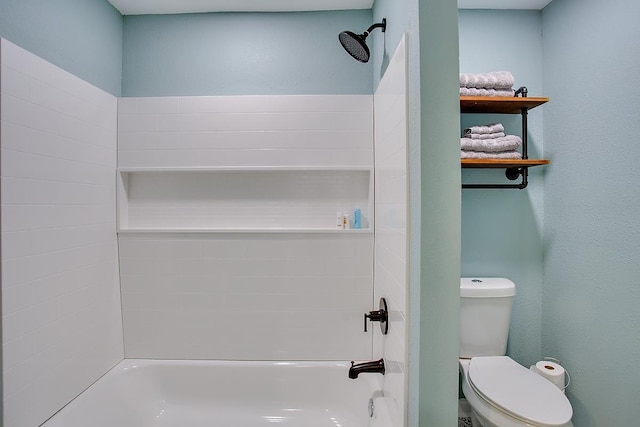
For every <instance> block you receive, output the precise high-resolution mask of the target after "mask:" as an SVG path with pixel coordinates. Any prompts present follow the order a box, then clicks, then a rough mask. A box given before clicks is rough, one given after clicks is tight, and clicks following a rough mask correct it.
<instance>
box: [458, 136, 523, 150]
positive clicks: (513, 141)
mask: <svg viewBox="0 0 640 427" xmlns="http://www.w3.org/2000/svg"><path fill="white" fill-rule="evenodd" d="M520 145H522V138H520V137H519V136H517V135H506V136H504V137H502V138H493V139H472V138H460V148H461V149H462V150H465V151H482V152H485V153H496V152H500V151H512V150H515V149H516V148H518V147H520Z"/></svg>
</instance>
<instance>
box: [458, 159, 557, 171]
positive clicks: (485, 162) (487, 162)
mask: <svg viewBox="0 0 640 427" xmlns="http://www.w3.org/2000/svg"><path fill="white" fill-rule="evenodd" d="M460 164H461V165H462V167H463V168H482V169H489V168H496V169H517V168H522V167H532V166H542V165H548V164H549V160H546V159H526V160H518V159H508V160H502V159H461V160H460Z"/></svg>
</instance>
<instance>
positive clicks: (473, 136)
mask: <svg viewBox="0 0 640 427" xmlns="http://www.w3.org/2000/svg"><path fill="white" fill-rule="evenodd" d="M505 136H507V135H505V133H504V132H494V133H470V134H467V135H463V138H471V139H496V138H503V137H505Z"/></svg>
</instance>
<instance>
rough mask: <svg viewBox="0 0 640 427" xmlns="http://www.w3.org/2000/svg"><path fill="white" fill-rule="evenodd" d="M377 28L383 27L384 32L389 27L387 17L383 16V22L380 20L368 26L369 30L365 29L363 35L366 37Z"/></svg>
mask: <svg viewBox="0 0 640 427" xmlns="http://www.w3.org/2000/svg"><path fill="white" fill-rule="evenodd" d="M376 28H382V32H383V33H384V32H385V31H386V29H387V18H382V22H378V23H377V24H373V25H372V26H370V27H369V28H367V31H365V32H364V34H363V35H364V36H365V37H366V36H368V35H369V33H370V32H371V31H373V30H375V29H376Z"/></svg>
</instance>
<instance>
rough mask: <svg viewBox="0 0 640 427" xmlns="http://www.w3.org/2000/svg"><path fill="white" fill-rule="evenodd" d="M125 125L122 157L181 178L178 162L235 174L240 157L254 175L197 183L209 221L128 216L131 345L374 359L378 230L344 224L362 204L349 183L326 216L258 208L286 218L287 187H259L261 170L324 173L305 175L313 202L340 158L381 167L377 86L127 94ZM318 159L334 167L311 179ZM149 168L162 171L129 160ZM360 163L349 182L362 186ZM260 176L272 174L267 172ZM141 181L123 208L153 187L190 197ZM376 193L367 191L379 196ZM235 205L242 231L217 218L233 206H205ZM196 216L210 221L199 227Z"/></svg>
mask: <svg viewBox="0 0 640 427" xmlns="http://www.w3.org/2000/svg"><path fill="white" fill-rule="evenodd" d="M119 137H120V147H119V166H120V167H124V168H142V167H146V168H157V169H155V172H153V173H157V174H160V175H161V176H165V177H166V176H169V175H170V176H174V177H177V176H178V175H175V173H176V171H175V170H174V171H172V170H171V168H180V170H181V171H180V172H178V173H179V174H184V173H185V171H187V175H189V174H191V175H189V177H188V178H187V179H188V180H194V179H195V182H194V185H199V184H198V181H199V180H209V179H213V180H225V179H226V178H228V176H227V175H225V174H226V172H220V169H219V168H223V169H225V170H229V169H232V170H234V169H235V171H236V172H234V174H235V175H236V178H237V177H238V176H237V175H238V174H239V176H240V177H241V178H243V179H238V180H236V179H235V178H234V179H233V180H232V181H231V182H230V183H229V187H228V189H227V190H228V191H226V192H225V191H215V192H214V191H213V190H212V191H211V192H210V193H207V192H206V191H198V192H191V193H189V194H192V195H193V197H192V200H191V201H190V205H189V206H190V208H189V209H190V211H191V214H192V213H193V210H194V209H201V208H203V206H206V208H203V210H202V212H203V213H202V218H200V219H198V220H197V221H195V220H194V219H193V216H192V215H177V218H176V216H174V218H173V220H172V221H164V222H161V223H159V222H157V221H155V220H153V221H151V220H149V221H148V222H146V223H145V221H144V218H140V215H144V210H143V211H138V214H137V217H136V220H135V222H133V223H132V222H129V223H128V224H127V225H125V224H124V221H121V223H120V226H121V232H120V235H119V242H120V255H121V263H122V270H121V271H122V290H123V307H124V325H125V353H126V355H127V357H161V358H182V359H198V358H205V359H254V360H255V359H257V360H290V359H313V360H317V359H342V360H344V359H347V360H350V359H356V360H359V359H370V358H371V336H370V335H369V334H364V333H363V332H362V316H363V314H364V313H365V312H367V311H369V310H370V307H371V300H372V292H373V233H372V231H371V230H361V231H360V232H349V231H336V230H335V213H336V210H337V209H338V208H340V209H347V210H351V209H354V208H355V207H358V206H354V205H348V206H344V205H345V204H347V200H346V199H341V198H340V195H339V194H337V195H336V196H335V198H334V199H332V198H330V197H329V198H326V199H325V201H326V203H325V205H323V206H319V207H317V210H318V211H320V210H322V209H328V206H332V207H331V209H330V210H327V211H326V214H324V217H325V219H326V223H320V222H311V223H305V224H303V225H302V226H301V227H302V228H298V229H296V230H294V229H293V228H296V227H293V228H292V227H290V226H287V225H286V224H283V223H282V222H279V221H276V222H275V223H274V222H271V221H270V220H269V218H268V217H267V215H266V214H265V215H252V214H251V210H252V209H264V212H267V211H268V209H267V208H268V207H273V208H274V209H276V210H275V211H274V210H272V211H271V212H275V213H276V216H277V205H278V204H279V203H280V200H281V199H279V198H278V199H276V198H275V193H271V192H269V191H265V192H258V193H257V194H256V193H251V194H249V193H247V191H246V189H247V187H250V186H252V185H253V186H256V187H259V186H262V185H264V182H263V181H262V180H264V179H266V177H268V175H269V173H270V171H273V170H275V172H276V173H286V174H289V173H290V174H291V175H290V177H291V178H290V179H292V180H299V181H300V182H306V181H305V180H308V179H312V181H310V183H309V184H308V185H306V186H305V187H304V188H302V189H300V188H297V187H296V188H297V189H296V191H299V194H298V196H300V197H302V196H303V195H304V194H305V193H306V196H307V197H309V200H312V199H313V198H314V197H313V196H314V194H316V192H317V191H319V190H318V188H326V187H324V184H326V182H327V181H330V182H333V180H332V179H331V178H330V176H325V175H323V174H329V175H330V174H331V170H332V168H333V169H334V170H335V169H336V168H337V169H338V170H336V173H343V172H344V171H345V170H347V171H348V170H349V168H350V167H354V168H355V170H356V171H358V172H357V174H360V173H361V172H362V171H363V170H364V171H366V170H369V172H368V173H370V169H371V168H372V166H373V114H372V97H371V96H229V97H175V98H122V99H120V101H119ZM292 167H293V168H294V169H293V170H292V169H291V168H292ZM202 168H204V170H203V169H202ZM212 168H213V169H212ZM216 168H218V169H216ZM305 168H309V170H306V169H305ZM318 168H320V169H324V171H323V174H320V175H317V176H315V175H314V176H315V178H313V177H311V175H313V174H311V173H310V172H309V171H310V170H312V169H315V170H317V169H318ZM367 168H369V169H367ZM129 170H131V169H129ZM152 170H153V169H152ZM189 170H191V171H193V170H196V171H198V172H195V175H193V173H194V172H188V171H189ZM256 170H259V171H260V173H259V174H257V175H256V173H255V172H256ZM145 173H151V172H149V170H147V171H137V172H129V174H130V175H132V174H133V175H144V174H145ZM265 173H266V175H264V174H265ZM348 173H349V172H347V177H346V178H345V179H346V181H345V183H344V185H345V187H348V186H350V182H348V180H349V179H350V178H349V176H348ZM243 175H246V176H243ZM212 176H213V178H212ZM256 176H257V177H258V178H257V179H259V180H260V179H262V180H260V181H255V179H256ZM260 177H262V178H260ZM252 180H254V181H252ZM276 181H278V180H276ZM212 182H213V181H212ZM130 184H131V183H125V184H123V188H122V190H123V191H122V192H121V193H122V196H123V197H122V201H123V203H121V208H122V207H123V205H124V203H125V202H126V204H127V205H128V208H127V209H128V210H129V211H130V210H131V207H132V206H134V207H135V206H139V205H140V203H138V202H139V201H140V199H145V198H146V199H153V201H152V202H150V203H151V205H155V206H159V205H157V203H161V202H162V203H163V205H162V206H173V207H177V205H179V203H177V198H178V196H180V195H179V194H176V193H173V192H171V191H168V190H169V189H168V188H167V187H166V186H164V187H163V186H157V187H153V186H151V185H149V186H143V187H142V188H140V187H137V190H136V188H134V187H132V186H131V185H130ZM331 185H333V184H331ZM127 187H128V190H127ZM205 187H206V186H205ZM213 187H214V185H212V186H211V188H213ZM222 187H224V185H223V186H222ZM368 187H370V185H369V186H368ZM368 187H367V188H368ZM145 188H146V190H145ZM287 188H290V187H287ZM331 188H334V187H331ZM234 190H236V191H234ZM301 190H304V191H301ZM185 191H186V190H185ZM189 191H191V190H189ZM369 191H370V190H369V189H365V191H364V196H363V198H364V200H367V199H370V198H371V197H370V194H369ZM125 192H126V197H124V193H125ZM336 193H340V192H339V191H336ZM136 199H138V202H136ZM245 199H250V200H249V202H250V203H248V204H244V203H243V202H245V201H246V200H245ZM299 200H300V199H296V201H299ZM174 202H175V203H174ZM332 203H333V205H331V204H332ZM358 203H362V200H360V201H359V202H358ZM366 203H369V204H370V202H369V201H366ZM272 205H273V206H272ZM146 206H147V207H149V206H150V204H149V203H147V204H146ZM251 206H253V208H251ZM229 208H232V209H235V212H237V215H238V216H243V217H245V219H244V220H243V221H240V222H238V223H236V224H235V225H234V227H233V228H231V229H230V228H229V223H228V222H226V221H222V220H219V219H216V218H223V217H224V215H223V216H220V217H218V216H216V215H214V214H207V213H205V211H206V212H209V213H211V212H213V211H216V212H218V211H219V210H220V209H223V210H224V209H229ZM362 208H363V210H366V209H367V207H366V206H362ZM161 209H162V208H161ZM369 210H370V209H369ZM146 211H147V212H150V211H151V210H149V209H147V210H146ZM247 211H249V212H247ZM126 215H128V214H127V213H126V212H125V213H123V216H126ZM203 218H204V219H203ZM368 220H369V222H372V221H373V218H372V217H371V216H370V215H369V218H368ZM194 227H196V228H197V229H198V230H197V231H198V232H194V230H191V231H190V230H186V229H189V228H194ZM149 228H152V229H153V230H155V231H153V232H150V230H149Z"/></svg>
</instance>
